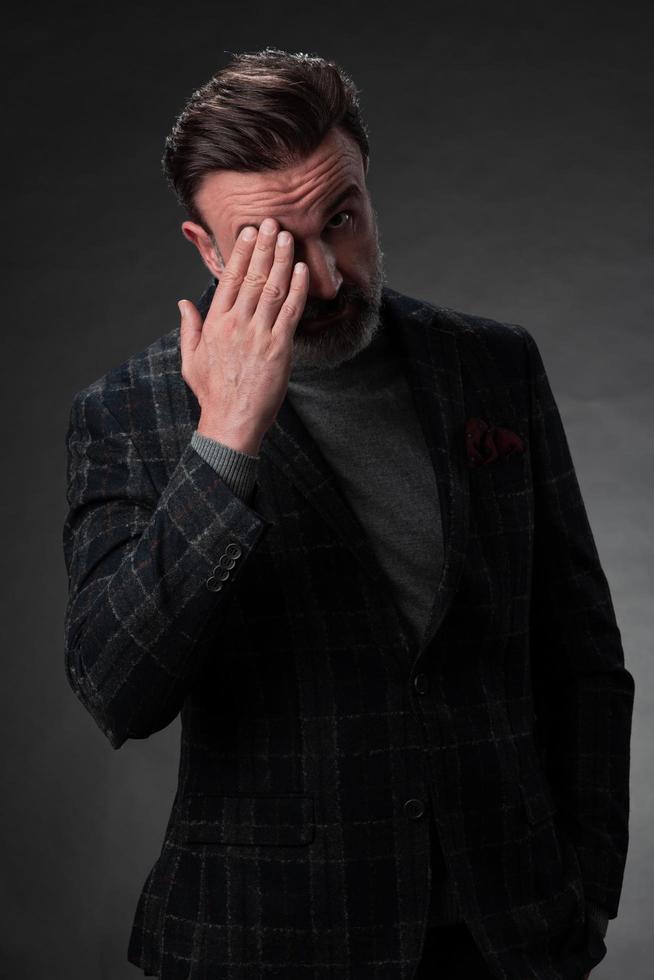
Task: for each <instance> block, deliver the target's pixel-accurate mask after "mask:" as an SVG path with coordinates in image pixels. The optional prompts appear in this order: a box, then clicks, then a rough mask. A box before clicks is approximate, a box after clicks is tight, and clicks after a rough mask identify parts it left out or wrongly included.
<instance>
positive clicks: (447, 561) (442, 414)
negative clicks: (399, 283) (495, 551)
mask: <svg viewBox="0 0 654 980" xmlns="http://www.w3.org/2000/svg"><path fill="white" fill-rule="evenodd" d="M386 292H387V294H388V305H389V311H390V314H391V323H392V324H393V328H394V331H395V333H396V336H397V338H398V342H399V348H400V350H401V356H402V362H403V366H404V370H405V374H406V378H407V382H408V384H409V388H410V389H411V393H412V395H413V400H414V404H415V407H416V412H417V415H418V418H419V420H420V424H421V426H422V430H423V433H424V436H425V441H426V443H427V448H428V450H429V456H430V459H431V464H432V466H433V468H434V474H435V477H436V485H437V487H438V498H439V503H440V512H441V523H442V529H443V546H444V560H443V566H442V571H441V577H440V581H439V583H438V586H437V588H436V593H435V595H434V602H433V604H432V608H431V614H430V616H429V619H428V621H427V625H426V627H425V631H424V634H423V637H422V641H421V644H420V649H419V651H418V655H420V654H422V653H423V652H424V651H425V650H426V649H427V648H428V647H429V645H430V643H431V641H432V640H433V638H434V635H435V634H436V632H437V631H438V628H439V626H440V624H441V622H442V621H443V618H444V616H445V614H446V613H447V610H448V608H449V606H450V604H451V602H452V599H453V598H454V595H455V593H456V589H457V586H458V582H459V578H460V575H461V571H462V568H463V562H464V558H465V552H466V544H467V538H468V525H469V482H468V481H469V477H468V464H467V457H466V452H465V403H464V394H463V381H462V372H461V360H460V355H459V349H458V343H457V334H456V331H457V327H456V326H454V324H453V323H452V322H451V321H449V319H448V318H447V315H446V313H445V311H441V310H436V311H435V310H434V307H433V306H431V305H426V304H422V303H420V302H419V301H417V300H414V299H411V298H409V297H406V296H403V295H402V294H400V293H397V292H396V291H394V290H386Z"/></svg>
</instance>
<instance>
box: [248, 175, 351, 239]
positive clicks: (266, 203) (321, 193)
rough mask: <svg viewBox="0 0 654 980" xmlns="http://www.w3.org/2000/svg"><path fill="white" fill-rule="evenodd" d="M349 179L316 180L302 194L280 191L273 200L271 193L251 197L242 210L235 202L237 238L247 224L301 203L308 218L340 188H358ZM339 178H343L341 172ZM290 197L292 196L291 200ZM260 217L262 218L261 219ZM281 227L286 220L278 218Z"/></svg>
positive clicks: (255, 222)
mask: <svg viewBox="0 0 654 980" xmlns="http://www.w3.org/2000/svg"><path fill="white" fill-rule="evenodd" d="M347 176H348V178H349V179H346V180H345V181H343V180H339V179H332V180H329V181H322V180H320V178H316V179H315V181H314V186H313V187H311V188H309V189H308V190H307V189H305V190H304V191H301V192H300V193H295V189H293V190H290V191H283V190H282V191H280V192H279V195H278V196H277V197H275V198H273V199H271V198H270V196H269V192H268V191H267V190H266V192H265V193H264V194H263V195H262V196H258V197H255V198H252V197H250V200H249V202H248V205H247V206H246V207H245V208H243V210H241V209H240V208H239V205H238V203H237V202H236V201H235V202H233V206H232V208H231V210H232V213H233V214H234V215H235V216H236V220H237V221H238V225H237V229H236V231H235V237H236V235H238V233H239V229H241V228H243V227H245V225H246V224H257V223H258V222H259V220H263V218H264V217H267V216H269V215H271V216H273V217H275V215H274V214H273V212H275V211H281V212H282V213H283V212H284V211H287V210H289V209H291V208H293V207H294V206H296V205H297V204H299V203H300V202H301V203H302V208H303V211H302V212H301V215H302V214H303V213H306V215H307V216H308V215H309V214H310V212H313V211H315V210H316V209H318V208H320V207H321V205H323V204H326V203H327V202H328V201H329V200H331V198H333V197H336V195H337V192H338V189H339V187H341V188H343V189H344V188H345V187H346V186H347V185H348V184H355V185H356V186H358V182H357V181H356V180H355V179H353V178H352V177H351V176H349V175H347ZM337 177H339V178H340V177H341V174H340V172H339V173H338V174H337ZM307 194H308V195H309V198H312V199H311V200H309V201H308V202H307ZM289 195H291V197H290V199H289ZM259 216H262V217H261V218H260V217H259ZM277 221H279V223H280V225H281V226H282V227H284V219H283V218H281V217H277Z"/></svg>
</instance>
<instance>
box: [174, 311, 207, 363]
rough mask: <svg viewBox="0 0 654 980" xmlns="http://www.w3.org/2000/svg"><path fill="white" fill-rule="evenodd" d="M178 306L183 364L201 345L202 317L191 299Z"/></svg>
mask: <svg viewBox="0 0 654 980" xmlns="http://www.w3.org/2000/svg"><path fill="white" fill-rule="evenodd" d="M177 306H178V309H179V312H180V314H181V318H182V319H181V322H180V327H179V347H180V351H181V355H182V364H183V363H184V360H185V358H188V357H190V355H191V354H192V353H193V352H194V350H195V348H196V347H197V346H198V344H199V343H200V337H201V336H202V317H201V316H200V313H199V311H198V310H197V309H196V308H195V306H194V305H193V303H192V302H191V301H190V300H189V299H180V300H179V301H178V303H177Z"/></svg>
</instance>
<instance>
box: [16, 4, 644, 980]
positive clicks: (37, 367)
mask: <svg viewBox="0 0 654 980" xmlns="http://www.w3.org/2000/svg"><path fill="white" fill-rule="evenodd" d="M21 18H22V19H21ZM4 28H5V30H6V32H7V33H6V34H5V48H6V50H5V53H4V54H3V59H2V63H3V64H2V67H3V72H4V76H5V84H4V86H3V96H4V98H3V103H2V109H3V115H2V128H3V136H4V142H5V150H4V153H3V160H4V162H5V164H7V165H8V172H7V177H6V178H5V180H4V181H3V190H4V192H5V203H4V207H3V217H4V222H3V230H4V234H3V245H4V253H5V267H6V268H8V270H9V288H8V289H7V290H6V297H5V302H4V309H3V314H4V316H3V320H4V323H5V328H4V330H3V332H2V348H3V358H2V367H3V373H4V378H3V381H4V384H3V389H2V393H3V397H4V399H5V404H4V406H3V412H2V418H3V420H4V421H5V422H6V425H5V430H4V441H3V451H4V456H5V460H6V462H7V463H8V465H7V466H6V468H5V475H4V479H3V481H2V488H3V492H4V510H3V513H4V518H5V531H4V534H3V540H2V544H3V547H2V560H3V562H4V569H3V571H4V577H3V587H2V602H3V606H4V608H3V615H2V623H3V626H4V629H5V639H4V642H3V644H2V651H3V660H4V664H3V666H4V670H3V684H2V701H3V704H2V719H3V721H4V723H5V730H4V738H3V744H4V750H5V751H4V753H3V760H2V764H3V772H2V783H1V785H2V797H3V805H2V808H1V817H0V819H1V822H2V825H1V834H2V856H1V861H0V866H1V867H2V876H1V881H0V884H1V887H2V898H3V909H2V919H1V921H2V927H1V929H2V947H3V949H2V965H1V966H0V977H2V978H10V980H36V978H41V977H43V978H45V977H47V978H48V980H77V978H80V980H82V978H84V980H96V978H98V980H123V978H124V980H127V978H129V977H137V976H139V975H141V974H139V971H137V969H136V968H135V967H132V966H131V965H129V964H128V963H127V961H126V949H127V940H128V934H129V929H130V926H131V920H132V915H133V912H134V909H135V906H136V901H137V898H138V894H139V891H140V888H141V886H142V884H143V882H144V879H145V876H146V874H147V872H148V870H149V869H150V867H151V865H152V863H153V861H154V860H155V858H156V856H157V853H158V850H159V847H160V844H161V839H162V835H163V831H164V826H165V822H166V818H167V815H168V811H169V807H170V805H171V803H172V798H173V794H174V789H175V785H176V776H177V750H178V737H179V729H178V725H179V722H178V721H175V722H174V723H173V724H172V725H171V726H170V728H169V729H167V730H166V731H165V732H162V733H160V734H158V735H156V736H154V737H152V738H151V739H149V740H147V741H142V742H132V741H130V742H128V743H127V744H126V745H125V746H124V747H123V748H122V749H121V751H120V752H114V751H112V749H111V748H110V746H109V743H108V742H107V741H106V740H105V738H104V736H103V735H102V734H101V733H100V731H99V729H97V728H96V726H95V724H94V722H93V721H92V719H91V717H90V716H89V715H88V714H87V713H86V712H85V711H84V709H83V708H82V707H81V705H80V704H79V702H78V701H77V700H76V699H75V697H74V695H73V694H72V692H71V691H70V689H69V688H68V686H67V682H66V679H65V675H64V660H63V615H64V606H65V601H66V592H67V580H66V575H65V568H64V562H63V553H62V548H61V528H62V524H63V520H64V516H65V512H66V503H65V464H66V460H65V450H64V436H65V430H66V426H67V420H68V411H69V407H70V402H71V399H72V396H73V394H74V392H75V391H77V390H78V389H80V388H81V387H84V386H86V385H87V384H88V383H89V382H90V381H92V380H94V379H95V378H97V377H99V376H100V375H102V374H104V372H105V371H106V370H108V369H109V368H110V367H112V366H114V365H116V364H118V363H120V362H121V361H122V360H123V359H124V358H126V357H127V356H129V355H130V354H131V353H134V352H136V351H138V350H140V349H142V348H143V347H144V346H146V345H147V344H148V343H150V342H151V341H152V340H153V339H154V338H155V337H157V336H159V335H160V334H162V333H165V332H167V331H168V330H170V329H171V328H172V327H173V326H174V325H175V324H176V322H177V318H178V311H177V306H176V301H177V299H179V298H183V297H186V298H190V299H194V300H195V299H197V297H198V296H199V294H200V293H201V291H202V289H203V288H204V286H205V285H206V283H207V282H208V274H207V273H206V270H205V269H204V266H202V264H201V262H200V259H199V257H198V255H197V253H196V252H195V250H194V248H193V246H191V245H190V243H188V242H187V241H186V240H185V239H184V238H183V237H182V235H181V232H180V230H179V225H180V223H181V221H182V220H183V214H182V213H181V211H180V210H179V208H178V207H177V205H176V202H175V200H174V197H173V195H172V193H171V192H170V191H169V190H168V188H167V187H166V185H165V182H164V180H163V177H162V176H161V175H160V164H159V161H160V156H161V151H162V146H163V140H164V137H165V135H166V134H167V132H168V130H169V128H170V126H171V125H172V122H173V119H174V117H175V115H176V113H177V112H178V111H179V110H180V109H181V107H182V105H183V102H184V100H185V99H186V98H187V97H188V96H189V95H190V93H191V92H192V91H193V89H194V88H196V87H198V86H199V85H200V84H202V83H204V82H205V81H206V80H207V78H208V77H209V76H210V74H211V73H212V72H213V71H214V70H215V69H216V68H218V67H219V66H221V65H222V64H224V63H225V61H226V60H227V58H228V55H227V54H226V53H225V52H229V51H241V50H256V49H259V48H262V47H264V46H265V45H267V44H271V45H275V46H279V47H284V48H287V49H289V50H303V51H308V52H314V53H318V54H322V55H324V56H327V57H331V58H334V59H336V60H337V61H338V62H339V63H340V64H341V65H342V66H343V67H344V68H345V70H346V71H348V72H349V73H350V74H351V75H352V76H353V78H354V80H355V81H356V83H357V84H358V85H359V87H360V90H361V98H362V105H363V110H364V113H365V117H366V119H367V121H368V124H369V127H370V135H371V144H372V159H371V166H370V171H369V186H370V188H371V192H372V195H373V202H374V205H375V207H376V209H377V211H378V214H379V219H380V232H381V240H382V247H383V249H384V252H385V256H386V267H387V272H388V282H389V285H391V286H392V287H393V288H395V289H399V290H400V291H402V292H405V293H409V294H411V295H414V296H417V297H419V298H423V299H427V300H430V301H432V302H435V303H438V304H441V305H444V306H450V307H455V308H458V309H461V310H464V311H467V312H472V313H479V314H484V315H487V316H491V317H496V318H499V319H503V320H509V321H511V322H518V323H522V324H524V325H525V326H526V327H527V328H528V329H529V330H530V331H531V332H532V333H533V335H534V337H535V338H536V340H537V342H538V344H539V347H540V349H541V353H542V355H543V358H544V361H545V365H546V367H547V369H548V373H549V376H550V380H551V383H552V387H553V389H554V393H555V395H556V397H557V400H558V403H559V407H560V409H561V413H562V415H563V419H564V423H565V425H566V430H567V433H568V438H569V442H570V446H571V449H572V453H573V458H574V460H575V463H576V467H577V472H578V476H579V480H580V483H581V487H582V491H583V493H584V497H585V500H586V504H587V508H588V512H589V516H590V519H591V524H592V526H593V529H594V532H595V537H596V541H597V545H598V549H599V552H600V556H601V558H602V562H603V565H604V568H605V570H606V573H607V576H608V579H609V582H610V584H611V588H612V594H613V598H614V604H615V608H616V613H617V616H618V621H619V624H620V626H621V629H622V634H623V641H624V648H625V656H626V661H627V665H628V666H629V668H630V670H631V671H632V673H633V674H634V676H635V679H636V709H635V718H634V732H633V742H632V815H631V823H630V827H631V848H630V856H629V860H628V863H627V869H626V874H625V883H624V890H623V896H622V904H621V909H620V915H619V917H618V919H617V920H614V921H612V922H611V923H610V925H609V932H608V937H607V938H608V948H609V952H608V955H607V956H606V958H605V959H604V961H603V963H602V964H600V966H599V967H598V968H597V970H596V971H594V973H593V978H595V977H597V978H598V980H608V978H613V977H615V978H618V977H619V978H622V977H629V978H639V977H645V976H649V975H650V974H649V969H651V961H652V956H653V954H654V950H653V949H652V941H651V897H650V893H651V891H652V887H653V884H654V882H653V880H652V878H653V876H652V861H651V859H652V834H651V832H650V830H649V827H650V822H651V819H652V802H653V801H652V795H653V794H652V786H653V781H652V768H651V761H650V757H651V751H650V746H651V744H652V734H653V733H652V727H653V725H652V719H653V708H654V705H653V703H652V702H653V697H652V687H651V680H652V644H651V636H652V632H653V629H654V621H653V619H652V613H651V609H650V608H649V606H648V602H649V599H650V596H651V579H650V568H651V562H652V549H651V540H652V519H651V513H652V512H651V506H650V501H651V496H652V494H651V482H652V475H653V466H652V460H653V457H652V422H651V416H652V408H653V406H652V397H651V378H652V367H653V363H652V362H653V360H654V357H653V355H654V347H653V345H652V339H651V332H652V290H651V281H652V280H651V255H652V207H651V205H652V185H651V183H650V180H649V178H650V176H651V173H652V130H651V118H650V114H651V108H652V89H653V86H652V56H651V48H652V40H653V32H652V21H651V19H650V15H649V14H648V12H647V6H646V5H644V4H643V5H635V4H629V3H627V4H626V5H625V4H620V5H618V4H608V3H586V4H575V3H568V4H565V6H564V5H557V4H554V5H552V4H548V5H544V4H543V5H541V4H529V3H478V4H472V3H435V4H419V3H411V2H402V3H397V2H393V3H389V4H380V3H375V4H374V5H373V4H372V3H369V4H368V6H367V8H364V6H363V5H362V4H358V3H355V2H353V0H347V2H341V0H338V2H335V3H334V2H332V3H326V4H325V6H321V7H318V5H317V4H316V5H310V4H305V3H303V4H300V3H275V2H270V3H267V4H260V5H256V4H247V3H242V4H219V3H211V4H209V3H202V4H200V3H193V2H187V3H182V2H178V3H175V4H172V3H164V2H159V3H149V4H147V3H138V2H133V3H131V4H129V5H127V4H124V5H123V6H121V5H120V4H115V3H111V4H110V3H98V2H97V0H96V2H95V3H94V4H93V5H90V4H89V5H86V4H84V5H83V4H81V3H79V4H54V5H52V6H50V7H49V8H47V9H46V8H44V9H43V11H41V12H39V11H38V9H35V8H34V7H29V8H27V9H26V10H25V11H24V12H23V13H22V14H18V13H16V12H14V15H13V20H12V21H11V22H10V23H9V24H7V23H6V22H5V25H4Z"/></svg>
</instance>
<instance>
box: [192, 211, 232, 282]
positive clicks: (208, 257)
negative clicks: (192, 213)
mask: <svg viewBox="0 0 654 980" xmlns="http://www.w3.org/2000/svg"><path fill="white" fill-rule="evenodd" d="M182 234H183V235H184V238H188V240H189V242H192V243H193V244H194V245H195V247H196V248H197V250H198V252H199V253H200V257H201V259H202V261H203V262H204V264H205V265H206V267H207V269H208V270H209V272H210V273H211V274H212V275H214V276H216V277H217V278H218V279H219V278H220V276H221V275H222V274H223V269H224V268H225V264H224V262H223V259H222V256H221V255H220V252H219V250H218V249H217V248H215V247H214V244H213V241H212V239H211V237H210V236H209V235H208V234H207V233H206V231H205V230H204V228H203V227H202V226H201V225H198V224H196V223H195V221H183V222H182Z"/></svg>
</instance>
